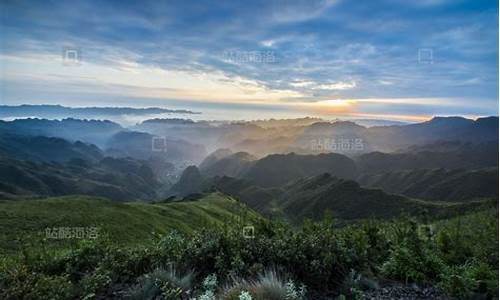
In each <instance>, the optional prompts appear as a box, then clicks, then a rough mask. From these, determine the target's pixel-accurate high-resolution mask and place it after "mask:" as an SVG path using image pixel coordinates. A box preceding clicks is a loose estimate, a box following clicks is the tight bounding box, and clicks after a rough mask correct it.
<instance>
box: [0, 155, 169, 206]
mask: <svg viewBox="0 0 500 300" xmlns="http://www.w3.org/2000/svg"><path fill="white" fill-rule="evenodd" d="M159 187H160V183H159V182H158V181H157V180H156V179H155V176H154V173H153V170H152V169H151V168H150V167H149V163H148V162H146V161H137V160H134V159H131V158H110V157H106V158H104V159H102V160H100V161H99V162H96V163H91V162H88V161H85V160H82V159H72V160H70V161H68V162H65V163H55V162H31V161H23V160H16V159H8V158H3V157H0V196H1V197H2V198H4V199H11V198H12V199H15V198H19V197H21V198H22V197H49V196H63V195H72V194H81V195H90V196H99V197H106V198H109V199H112V200H116V201H125V200H152V199H155V198H156V197H157V189H158V188H159Z"/></svg>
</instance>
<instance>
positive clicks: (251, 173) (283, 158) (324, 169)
mask: <svg viewBox="0 0 500 300" xmlns="http://www.w3.org/2000/svg"><path fill="white" fill-rule="evenodd" d="M322 173H331V174H332V175H335V176H338V177H340V178H347V179H353V178H355V176H356V165H355V163H354V161H352V160H351V159H350V158H348V157H347V156H344V155H341V154H336V153H329V154H319V155H298V154H295V153H289V154H284V155H282V154H274V155H269V156H266V157H264V158H262V159H260V160H258V161H257V162H255V164H253V166H252V167H250V169H249V170H248V171H247V172H246V173H245V174H244V175H243V176H242V177H243V178H244V179H247V180H251V181H253V182H255V183H256V184H257V185H259V186H262V187H273V186H280V185H283V184H286V183H288V182H290V181H292V180H297V179H300V178H304V177H310V176H314V175H319V174H322Z"/></svg>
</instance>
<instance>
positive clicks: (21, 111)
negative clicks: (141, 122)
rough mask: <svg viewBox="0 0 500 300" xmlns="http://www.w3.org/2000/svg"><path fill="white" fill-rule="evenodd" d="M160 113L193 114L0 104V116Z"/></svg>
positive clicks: (112, 108)
mask: <svg viewBox="0 0 500 300" xmlns="http://www.w3.org/2000/svg"><path fill="white" fill-rule="evenodd" d="M162 113H183V114H195V112H192V111H189V110H185V109H180V110H175V109H166V108H159V107H146V108H134V107H68V106H62V105H49V104H38V105H37V104H23V105H0V118H7V117H9V118H16V117H18V118H19V117H39V118H68V117H73V118H92V117H94V118H95V116H117V115H151V114H162Z"/></svg>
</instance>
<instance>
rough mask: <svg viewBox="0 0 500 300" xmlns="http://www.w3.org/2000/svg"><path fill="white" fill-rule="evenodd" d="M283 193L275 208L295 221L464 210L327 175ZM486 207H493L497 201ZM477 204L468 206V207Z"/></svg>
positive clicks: (352, 218) (298, 182)
mask: <svg viewBox="0 0 500 300" xmlns="http://www.w3.org/2000/svg"><path fill="white" fill-rule="evenodd" d="M284 190H285V192H284V193H283V194H282V195H281V197H280V198H279V204H278V205H279V206H280V207H281V209H282V210H283V211H284V213H285V215H286V216H288V217H289V218H291V219H292V220H295V221H297V220H301V219H304V218H312V219H320V218H322V217H323V216H324V214H325V213H328V214H330V215H332V216H333V217H334V218H337V219H341V220H346V221H348V220H359V219H367V218H377V219H390V218H394V217H398V216H401V215H402V214H409V215H419V214H422V213H429V214H431V215H437V214H442V213H452V212H453V211H456V210H461V209H462V208H465V207H467V205H465V204H463V205H462V204H457V205H455V206H453V205H449V204H448V205H447V204H439V203H435V202H428V201H422V200H416V199H411V198H407V197H404V196H399V195H394V194H387V193H385V192H384V191H382V190H379V189H366V188H362V187H360V186H359V184H358V183H357V182H355V181H352V180H345V179H339V178H335V177H333V176H331V175H330V174H322V175H319V176H315V177H311V178H307V179H301V180H298V181H296V182H293V183H290V184H289V185H287V186H286V187H284ZM488 203H490V204H495V203H496V201H494V200H491V201H489V202H488ZM478 204H479V202H477V203H471V204H470V206H474V205H478Z"/></svg>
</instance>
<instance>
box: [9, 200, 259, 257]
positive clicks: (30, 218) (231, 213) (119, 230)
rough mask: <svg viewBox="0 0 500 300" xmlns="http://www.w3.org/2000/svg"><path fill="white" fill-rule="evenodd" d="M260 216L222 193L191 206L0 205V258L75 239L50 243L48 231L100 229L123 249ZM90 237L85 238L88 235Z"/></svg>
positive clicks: (94, 202) (103, 202) (31, 202)
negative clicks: (30, 247)
mask: <svg viewBox="0 0 500 300" xmlns="http://www.w3.org/2000/svg"><path fill="white" fill-rule="evenodd" d="M259 218H260V217H259V215H258V214H257V213H255V212H254V211H252V210H250V209H248V208H247V207H246V206H245V205H244V204H242V203H240V202H238V201H237V200H235V199H233V198H231V197H229V196H226V195H224V194H221V193H209V194H206V195H203V196H202V197H201V198H200V199H198V200H195V201H182V202H170V203H155V204H149V203H137V202H136V203H117V202H112V201H109V200H105V199H103V198H95V197H88V196H66V197H58V198H46V199H41V200H19V201H2V202H0V232H1V235H0V254H1V253H2V252H7V253H9V252H14V251H16V250H18V249H19V247H20V246H21V245H22V244H23V243H24V242H25V241H29V242H30V243H36V242H40V241H41V240H43V239H44V238H45V239H46V240H47V242H48V243H49V245H50V246H56V247H57V246H68V245H69V244H71V243H72V242H74V241H75V240H76V239H74V238H73V239H53V238H48V239H47V235H46V230H47V229H54V228H55V229H57V230H59V228H79V227H84V228H87V229H89V228H98V235H99V236H104V235H106V236H109V238H110V239H111V240H112V241H114V242H116V243H117V244H121V245H139V244H143V243H147V242H148V241H151V238H152V237H153V236H154V235H156V234H162V233H165V232H167V231H169V230H171V229H175V230H178V231H180V232H184V233H190V232H192V231H193V230H194V229H201V228H203V227H205V226H207V227H208V226H218V225H219V226H222V225H223V224H224V223H231V224H234V223H235V222H238V220H242V222H243V221H244V222H245V223H246V222H250V223H252V222H254V221H256V220H258V219H259ZM86 237H88V236H86Z"/></svg>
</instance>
